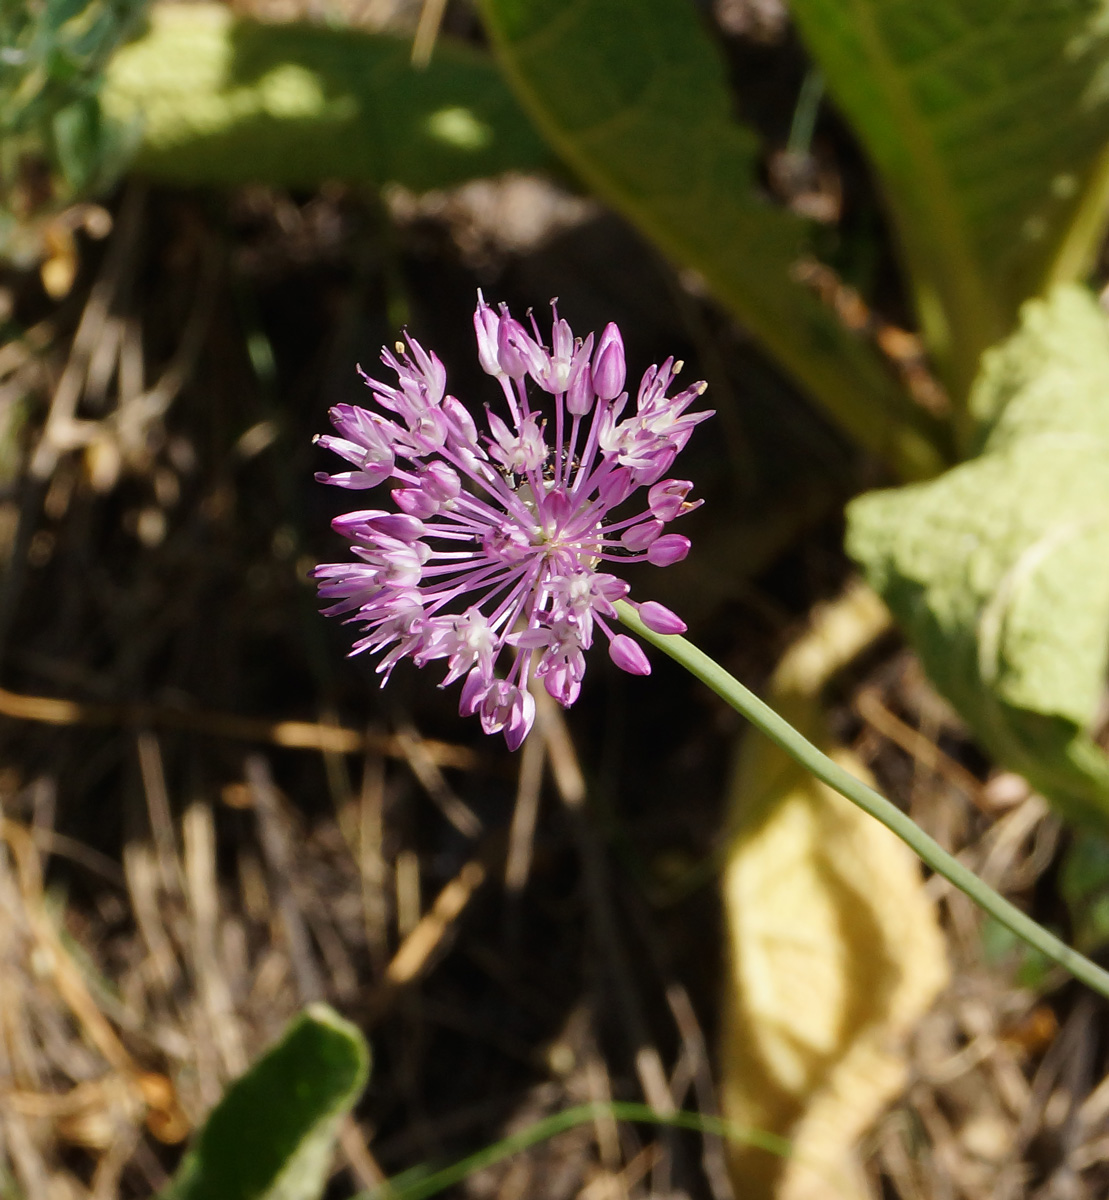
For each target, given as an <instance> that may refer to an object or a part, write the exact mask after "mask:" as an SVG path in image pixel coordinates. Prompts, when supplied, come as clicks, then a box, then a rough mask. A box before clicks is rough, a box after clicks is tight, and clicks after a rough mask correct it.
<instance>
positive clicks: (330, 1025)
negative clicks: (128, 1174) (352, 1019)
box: [162, 1004, 369, 1200]
mask: <svg viewBox="0 0 1109 1200" xmlns="http://www.w3.org/2000/svg"><path fill="white" fill-rule="evenodd" d="M368 1073H369V1050H368V1048H367V1046H366V1043H365V1040H364V1039H363V1037H362V1035H361V1034H360V1033H359V1032H358V1030H357V1029H356V1028H355V1027H354V1026H353V1025H351V1024H350V1023H349V1022H347V1021H344V1020H342V1019H341V1018H340V1017H339V1016H337V1015H336V1014H335V1013H334V1012H333V1011H332V1010H331V1009H330V1008H328V1007H327V1006H326V1005H323V1004H313V1005H311V1006H310V1007H309V1008H307V1009H305V1011H304V1012H303V1013H302V1014H301V1015H300V1016H299V1017H297V1018H296V1019H295V1020H294V1021H293V1022H292V1023H291V1024H290V1025H289V1027H288V1028H287V1029H286V1031H285V1033H284V1035H283V1037H282V1038H281V1040H280V1041H279V1042H278V1043H277V1044H276V1045H275V1046H273V1047H272V1048H271V1049H269V1050H268V1051H267V1052H266V1053H265V1054H264V1055H263V1056H262V1057H261V1058H260V1059H259V1060H258V1061H257V1062H256V1063H255V1064H254V1066H252V1067H251V1068H250V1070H249V1071H247V1073H246V1074H245V1075H243V1076H242V1077H241V1078H240V1079H238V1080H236V1081H235V1083H233V1084H232V1085H231V1087H230V1088H228V1090H227V1093H226V1095H225V1096H224V1097H223V1099H222V1100H221V1101H220V1102H219V1104H218V1105H217V1106H216V1108H215V1109H213V1111H212V1113H211V1114H210V1115H209V1117H208V1120H207V1121H206V1123H205V1125H204V1127H203V1129H201V1131H200V1133H199V1135H198V1136H197V1139H196V1142H195V1144H194V1145H193V1146H192V1148H191V1149H190V1150H189V1152H188V1154H187V1155H186V1156H185V1158H184V1160H183V1162H182V1164H181V1167H180V1168H179V1170H178V1172H177V1174H176V1175H175V1176H174V1179H173V1182H172V1183H171V1184H170V1186H169V1188H168V1189H167V1190H166V1191H165V1192H164V1193H162V1200H316V1197H318V1196H319V1195H320V1194H321V1193H322V1191H323V1189H324V1184H325V1183H326V1182H327V1173H328V1167H329V1165H330V1162H331V1155H332V1150H333V1147H334V1142H335V1136H336V1133H337V1132H338V1126H339V1122H340V1120H341V1119H342V1117H343V1116H344V1115H345V1114H346V1113H347V1112H348V1111H349V1110H350V1108H351V1107H352V1106H353V1104H354V1103H355V1101H356V1100H357V1099H358V1097H359V1095H361V1092H362V1089H363V1087H365V1084H366V1076H367V1075H368Z"/></svg>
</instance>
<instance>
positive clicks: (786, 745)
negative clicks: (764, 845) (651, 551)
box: [616, 600, 1109, 998]
mask: <svg viewBox="0 0 1109 1200" xmlns="http://www.w3.org/2000/svg"><path fill="white" fill-rule="evenodd" d="M616 610H617V613H618V614H619V617H620V620H621V621H623V623H624V624H625V625H627V626H628V628H629V629H631V630H633V631H634V632H635V633H637V634H638V635H639V636H640V637H641V638H643V640H644V641H647V642H650V643H651V645H653V646H657V647H658V648H659V649H660V650H661V651H662V652H663V653H664V654H668V655H669V656H670V657H671V658H672V659H673V660H674V661H675V662H677V663H680V664H681V665H682V666H683V667H685V669H686V670H687V671H689V672H690V673H691V674H692V675H695V676H696V677H697V678H698V679H699V680H700V681H701V682H702V683H704V684H706V685H707V686H708V687H710V688H711V689H712V690H713V691H714V692H715V693H716V694H717V695H718V696H719V697H720V698H721V699H722V700H724V701H725V702H726V703H728V704H730V705H731V707H732V708H734V709H735V710H736V712H738V713H740V714H741V715H742V716H744V717H746V718H747V719H748V720H749V721H750V722H751V723H752V724H753V725H755V726H756V727H757V728H758V729H761V730H762V732H763V733H765V734H766V736H767V737H768V738H770V740H771V741H772V742H774V743H775V744H776V745H778V746H780V747H781V748H782V749H783V750H784V751H785V752H786V753H787V754H788V755H789V756H790V757H791V758H793V759H794V760H795V761H796V762H798V763H800V764H801V766H803V767H804V768H805V769H806V770H807V771H811V772H812V774H813V775H815V776H816V778H817V779H819V780H820V781H821V782H822V783H826V784H827V785H828V786H829V787H830V788H832V789H834V790H835V791H837V792H839V794H840V795H841V796H846V797H847V799H848V800H850V801H851V802H852V803H853V804H857V805H858V806H859V807H860V808H861V809H862V810H863V811H864V812H867V813H869V814H870V815H871V816H872V817H873V818H874V819H875V820H876V821H880V822H881V823H882V824H883V825H885V827H886V828H887V829H889V830H892V831H893V832H894V833H895V834H897V836H898V837H899V838H900V839H901V840H902V841H903V842H905V843H906V845H908V846H910V847H911V848H912V849H913V850H915V851H916V853H917V854H919V855H920V857H921V858H922V859H923V860H924V862H926V863H927V864H928V866H930V867H931V868H932V870H933V871H935V872H936V873H937V874H938V875H942V876H943V877H944V879H946V880H948V881H949V882H950V883H953V884H954V885H955V886H956V887H957V888H958V889H959V891H961V892H964V893H965V894H966V895H968V896H969V897H970V898H971V899H972V900H973V901H974V903H975V904H977V905H978V906H979V908H982V909H984V910H985V911H986V912H988V913H989V914H990V916H991V917H993V918H994V920H996V921H1000V922H1001V924H1002V925H1004V926H1005V928H1006V929H1009V930H1011V931H1012V932H1013V933H1015V934H1016V935H1017V937H1019V938H1020V939H1021V940H1022V941H1025V942H1027V943H1028V945H1030V946H1032V947H1033V948H1034V949H1036V950H1039V951H1040V953H1041V954H1044V955H1046V956H1047V957H1048V958H1050V959H1051V960H1052V961H1053V962H1057V963H1058V964H1059V965H1060V966H1061V967H1064V968H1065V969H1066V970H1068V971H1069V972H1070V973H1071V974H1072V975H1073V976H1074V977H1075V979H1078V980H1081V982H1082V983H1084V984H1086V985H1087V986H1088V987H1091V988H1093V990H1094V991H1095V992H1097V993H1098V994H1099V995H1102V996H1105V997H1106V998H1109V971H1105V970H1103V969H1102V968H1101V967H1099V966H1098V965H1097V963H1093V962H1091V961H1090V960H1089V959H1088V958H1086V957H1085V956H1084V955H1082V954H1079V953H1078V951H1077V950H1074V949H1072V948H1071V947H1070V946H1068V945H1067V944H1066V943H1065V942H1063V941H1060V940H1059V938H1057V937H1055V935H1054V934H1051V933H1048V931H1047V930H1046V929H1044V928H1043V926H1042V925H1038V924H1037V923H1036V922H1035V921H1033V920H1032V918H1031V917H1029V916H1027V915H1026V914H1025V913H1022V912H1021V911H1020V909H1019V908H1017V907H1016V906H1015V905H1013V904H1010V903H1009V901H1008V900H1006V899H1004V898H1003V897H1001V896H999V895H998V894H997V892H995V891H994V890H993V888H991V887H989V886H988V885H987V884H985V883H983V882H982V880H981V879H979V878H978V876H977V875H975V874H974V872H973V871H971V870H969V869H968V868H967V867H964V866H963V864H962V863H961V862H959V860H958V859H957V858H955V857H954V856H953V855H951V854H948V852H947V851H946V850H945V849H944V848H943V847H942V846H941V845H940V844H939V843H938V842H936V841H934V840H933V839H932V838H930V837H929V836H928V834H926V833H925V832H924V830H923V829H921V828H920V827H919V826H918V825H917V824H916V823H915V822H914V821H913V820H912V819H911V818H910V817H908V816H906V814H905V813H903V812H902V811H901V810H900V809H899V808H898V807H897V806H896V805H894V804H892V803H891V802H890V801H889V800H887V799H886V798H885V796H883V795H881V794H880V793H878V792H876V791H875V790H874V789H873V788H871V787H867V785H866V784H865V783H863V782H862V780H861V779H856V777H855V776H854V775H852V774H851V772H850V771H846V770H844V768H843V767H841V766H839V765H838V764H837V763H834V762H833V761H832V760H831V759H830V758H829V757H828V756H827V755H826V754H823V753H821V751H819V750H818V749H817V748H816V747H815V746H814V745H813V744H812V742H810V741H808V740H807V739H806V738H804V737H802V736H801V734H799V733H798V732H797V730H796V729H794V728H793V726H792V725H790V723H789V722H788V721H786V720H785V719H784V718H782V717H780V716H779V715H778V714H777V713H776V712H775V711H774V710H773V709H772V708H771V707H770V706H769V705H768V704H765V703H763V701H762V700H760V699H759V698H758V696H756V695H755V694H754V692H752V691H750V690H749V689H748V688H745V687H744V686H743V684H742V683H740V682H739V680H738V679H735V678H734V677H733V676H731V675H729V674H728V672H727V671H725V670H724V668H723V667H721V666H720V665H719V664H718V663H716V662H713V660H712V659H711V658H709V656H708V655H707V654H705V653H704V652H703V651H701V650H698V649H697V647H696V646H694V645H693V644H692V643H691V642H687V641H686V639H685V638H683V637H679V636H677V635H672V634H671V635H668V634H660V633H654V632H652V631H651V630H650V629H648V628H647V626H646V625H644V624H643V622H642V621H641V620H640V619H639V614H638V613H637V612H636V611H635V609H634V608H633V607H632V606H631V605H630V604H629V603H628V602H627V601H626V600H620V601H617V604H616Z"/></svg>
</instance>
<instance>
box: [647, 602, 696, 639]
mask: <svg viewBox="0 0 1109 1200" xmlns="http://www.w3.org/2000/svg"><path fill="white" fill-rule="evenodd" d="M639 619H640V620H641V621H642V622H643V624H644V625H646V626H647V628H648V629H650V630H652V631H653V632H655V633H685V631H686V630H687V629H688V628H689V626H688V625H686V623H685V622H684V621H683V620H682V619H681V617H679V616H678V614H677V613H675V612H671V611H670V609H668V608H667V607H666V606H665V605H663V604H659V602H658V601H657V600H648V601H647V602H646V604H641V605H640V606H639Z"/></svg>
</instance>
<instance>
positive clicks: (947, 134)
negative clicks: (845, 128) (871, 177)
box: [790, 0, 1109, 399]
mask: <svg viewBox="0 0 1109 1200" xmlns="http://www.w3.org/2000/svg"><path fill="white" fill-rule="evenodd" d="M790 11H791V12H792V14H793V16H794V18H795V20H796V21H797V24H798V26H799V27H800V30H801V33H802V35H803V36H804V38H805V40H806V42H807V43H808V45H809V48H810V49H811V51H812V53H813V54H814V55H815V57H816V58H817V59H818V60H819V62H820V64H821V66H822V67H823V68H824V71H825V73H826V75H827V79H828V85H829V88H830V90H831V92H832V94H833V96H834V97H835V99H836V101H837V103H838V104H839V106H840V107H841V108H842V110H843V111H844V113H845V114H846V115H847V117H848V118H849V120H850V121H851V122H852V124H853V125H854V127H855V130H856V132H857V133H858V135H859V137H860V138H861V139H862V141H863V143H864V145H865V147H866V150H867V152H868V154H869V156H870V158H871V160H872V162H873V163H874V165H875V166H876V168H877V170H878V173H879V175H880V177H881V182H882V185H883V187H884V189H885V193H886V196H887V199H888V201H889V206H890V209H891V212H892V216H893V219H894V222H895V224H896V227H897V231H898V233H899V235H900V240H901V245H902V250H903V253H904V257H905V260H906V264H907V266H908V268H909V273H910V276H911V280H912V285H913V287H914V288H915V291H916V299H917V306H918V309H919V314H920V318H921V321H922V324H923V327H924V330H925V333H926V335H927V337H928V340H929V343H930V346H931V349H932V351H933V353H934V354H935V356H936V358H937V360H938V362H939V363H940V364H941V367H942V368H943V369H944V371H945V374H946V376H947V379H948V382H949V384H950V386H951V388H952V391H953V392H954V394H955V395H956V397H957V398H959V399H961V398H963V397H965V395H966V392H967V389H968V388H969V386H970V383H971V381H972V380H973V378H974V373H975V370H976V368H977V363H978V358H979V355H980V354H981V352H982V351H983V350H984V349H986V347H987V346H990V345H992V344H993V343H994V342H996V341H997V340H999V339H1000V338H1002V337H1004V336H1006V335H1007V334H1009V333H1010V332H1011V330H1012V328H1013V326H1014V325H1015V323H1016V317H1017V312H1018V309H1019V307H1020V305H1021V304H1022V303H1023V302H1024V301H1025V300H1026V299H1028V298H1029V297H1031V296H1035V295H1038V294H1040V292H1041V291H1042V290H1044V288H1045V287H1046V286H1047V285H1048V284H1049V283H1051V282H1059V281H1063V280H1071V279H1074V278H1076V277H1077V276H1078V275H1079V274H1080V273H1081V271H1082V270H1083V269H1084V268H1085V267H1086V266H1087V265H1088V262H1087V259H1088V256H1089V253H1090V252H1091V251H1092V250H1093V249H1095V248H1096V243H1097V242H1098V240H1099V238H1100V235H1101V232H1102V229H1103V227H1104V220H1103V218H1104V208H1105V197H1106V185H1107V182H1109V160H1107V158H1106V155H1105V153H1104V151H1105V147H1106V145H1107V143H1109V10H1107V8H1106V5H1105V3H1104V0H927V3H920V2H919V0H793V2H792V3H791V5H790Z"/></svg>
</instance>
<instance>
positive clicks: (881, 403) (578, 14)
mask: <svg viewBox="0 0 1109 1200" xmlns="http://www.w3.org/2000/svg"><path fill="white" fill-rule="evenodd" d="M481 7H482V11H483V12H484V14H485V19H486V24H487V26H488V28H489V31H490V34H491V36H492V39H493V41H494V44H495V46H496V49H497V52H498V54H499V56H500V59H501V62H502V63H503V65H504V68H505V71H506V73H507V75H508V78H509V80H510V82H511V83H512V84H513V86H514V87H515V89H516V93H517V95H518V96H519V97H520V100H521V101H522V103H523V104H524V106H525V107H526V108H527V109H528V111H529V112H530V113H531V114H532V116H533V118H534V119H535V122H536V124H537V125H538V126H539V127H540V128H541V129H542V130H543V132H544V133H545V134H546V136H547V138H548V140H549V141H550V143H551V145H552V146H553V147H554V148H555V149H556V150H557V151H558V153H559V154H560V155H561V156H562V158H563V159H564V160H565V162H566V163H567V164H568V165H569V166H570V167H572V168H573V169H574V170H575V171H576V172H577V173H578V174H579V175H580V176H581V178H582V179H583V180H584V181H585V182H586V183H587V184H588V185H589V186H590V187H591V188H592V189H593V190H594V191H596V192H597V193H598V194H599V195H600V196H602V197H603V198H604V199H605V200H606V201H608V203H610V204H611V205H612V206H613V207H614V208H615V209H617V210H618V211H620V212H621V213H623V215H624V216H626V217H627V218H628V219H629V220H630V221H632V222H633V223H634V224H635V225H637V226H638V227H639V229H640V230H642V231H643V232H644V233H645V234H646V235H647V236H648V237H650V238H651V239H652V240H653V241H655V242H656V243H657V245H658V246H659V247H660V248H661V249H662V250H663V251H664V252H665V253H666V254H667V255H669V256H670V257H671V258H672V259H673V260H675V261H676V262H677V263H680V264H684V265H686V266H689V267H693V268H695V269H696V270H697V271H698V272H699V273H700V275H701V276H702V277H703V278H704V280H705V281H706V282H707V284H708V285H709V287H710V288H711V289H712V290H713V291H714V292H715V293H716V295H717V296H718V297H719V298H720V299H721V300H722V301H723V302H724V303H725V304H727V305H728V306H729V307H730V308H731V309H732V311H733V312H734V313H735V314H736V315H737V316H738V317H739V319H740V320H741V321H742V322H743V323H744V325H746V326H747V328H749V329H750V330H751V331H752V332H753V333H754V334H755V335H756V336H757V337H758V338H759V340H760V341H761V342H762V343H763V345H764V346H765V347H766V348H767V349H768V350H769V351H770V352H771V353H772V354H773V355H774V356H775V357H776V358H777V359H778V361H779V362H780V363H781V365H782V366H783V367H784V368H785V369H786V370H787V371H788V372H789V373H790V374H791V375H792V376H793V377H794V379H795V380H797V381H798V382H799V383H800V384H801V385H802V386H803V387H805V388H806V389H807V390H808V391H809V392H810V393H811V394H812V396H813V397H815V398H816V399H817V400H818V401H820V403H821V404H823V406H824V407H825V408H826V410H827V411H828V412H829V413H830V414H831V415H832V417H833V418H835V419H836V420H837V421H838V423H839V424H840V425H841V426H842V427H843V428H844V429H845V430H846V431H847V432H848V433H850V434H851V436H852V437H853V438H854V439H855V440H856V441H857V442H859V444H860V445H863V446H866V447H868V448H870V449H871V450H874V451H876V452H878V453H881V454H883V455H885V456H887V457H889V458H890V459H892V460H893V461H894V462H895V464H896V465H897V466H898V467H899V468H900V469H901V470H902V471H903V473H905V474H906V475H908V476H911V477H920V476H922V475H928V474H931V473H933V472H934V471H935V470H936V469H937V467H938V455H937V452H936V450H935V447H934V444H932V442H931V441H930V431H929V430H928V428H927V423H926V422H925V420H924V419H923V417H922V415H921V414H920V413H919V412H918V411H917V410H916V409H915V408H913V406H912V405H911V404H910V402H909V401H908V400H907V399H906V398H905V397H904V396H903V395H902V394H901V392H900V390H899V389H898V388H897V387H896V386H895V385H894V383H893V381H892V379H891V378H890V376H889V375H888V374H887V372H886V370H885V368H884V364H882V363H881V362H880V361H879V360H878V359H877V357H876V356H875V354H874V352H873V351H872V350H871V349H870V348H869V347H868V346H866V345H864V344H863V343H862V342H861V341H860V340H858V339H857V338H855V337H854V336H853V335H851V334H849V333H848V332H847V331H846V330H844V328H843V327H842V326H841V325H840V323H839V322H838V320H837V319H836V318H835V317H834V316H833V315H832V313H830V312H829V311H828V310H827V309H826V308H825V307H824V306H823V305H822V304H821V303H820V302H819V301H818V300H817V299H816V298H815V297H814V296H812V295H811V294H810V293H809V292H808V291H807V290H806V289H805V288H804V287H803V286H802V285H801V284H800V283H798V282H797V281H796V279H795V277H794V276H795V272H796V268H797V265H798V262H799V260H801V259H802V258H803V257H804V256H805V254H806V246H807V227H806V225H805V224H804V222H802V221H801V220H800V218H798V217H796V216H794V215H793V214H792V213H789V212H786V211H784V210H782V209H781V208H778V207H776V206H775V205H774V204H772V203H771V202H770V201H769V200H768V199H767V197H766V196H765V195H764V193H763V191H762V189H761V188H760V187H759V184H758V170H759V158H760V147H759V143H758V139H757V137H756V135H755V134H754V133H753V132H752V131H751V130H750V129H749V128H748V127H746V126H744V125H742V124H740V123H739V122H738V121H737V120H736V119H735V118H734V116H733V108H734V97H733V95H732V93H731V91H730V89H729V87H728V84H727V79H726V74H725V69H724V64H723V61H722V59H721V56H720V54H719V53H718V52H717V50H716V48H715V47H714V46H713V44H712V43H711V42H710V40H709V38H708V36H707V35H706V33H705V32H704V31H703V30H702V28H701V26H700V24H699V21H698V18H697V16H696V13H695V11H694V7H693V4H692V3H691V0H573V2H572V3H566V2H565V0H482V5H481Z"/></svg>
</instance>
